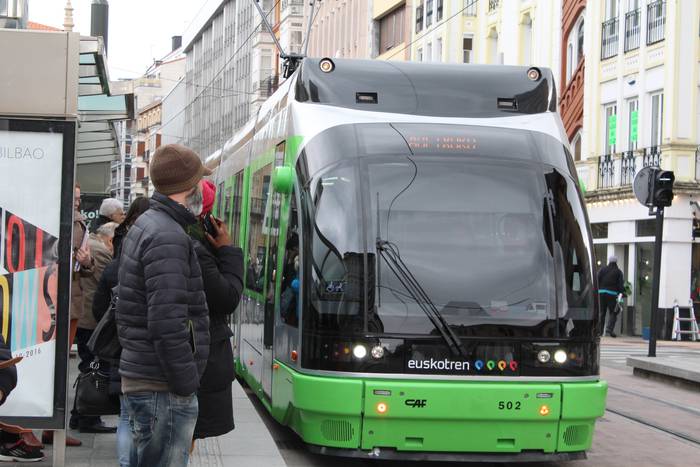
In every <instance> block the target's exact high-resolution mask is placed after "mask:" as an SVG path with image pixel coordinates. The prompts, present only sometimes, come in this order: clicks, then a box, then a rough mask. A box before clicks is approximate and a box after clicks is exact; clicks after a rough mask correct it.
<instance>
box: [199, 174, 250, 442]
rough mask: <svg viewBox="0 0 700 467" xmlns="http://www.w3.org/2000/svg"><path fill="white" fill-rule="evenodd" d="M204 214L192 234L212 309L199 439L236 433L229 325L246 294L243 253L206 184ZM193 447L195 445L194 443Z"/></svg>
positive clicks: (212, 187)
mask: <svg viewBox="0 0 700 467" xmlns="http://www.w3.org/2000/svg"><path fill="white" fill-rule="evenodd" d="M201 186H202V195H203V209H202V214H201V216H200V222H198V223H197V224H194V225H193V226H192V227H191V228H190V229H189V233H190V236H191V237H192V239H193V240H194V248H195V251H196V252H197V258H198V259H199V266H200V267H201V268H202V276H203V278H204V293H205V295H206V297H207V305H208V308H209V334H210V335H211V343H210V346H209V359H208V360H207V367H206V370H204V375H203V376H202V380H201V382H200V387H199V391H198V392H197V399H198V401H199V417H198V418H197V425H196V426H195V429H194V439H195V440H197V439H203V438H211V437H214V436H221V435H224V434H226V433H228V432H229V431H231V430H233V428H234V423H233V397H232V389H231V383H232V382H233V379H234V365H233V350H232V348H231V336H233V333H232V332H231V328H230V327H229V324H228V320H229V317H230V316H231V315H232V314H233V312H234V311H235V310H236V307H237V306H238V302H239V300H240V298H241V291H242V290H243V251H242V250H241V249H240V248H238V247H235V246H233V245H231V236H230V234H229V232H228V229H227V227H226V225H225V224H224V223H223V222H221V221H220V220H219V219H217V218H215V217H213V216H212V215H211V210H212V207H213V206H214V200H215V199H216V186H215V185H214V184H213V183H211V182H210V181H208V180H204V181H202V183H201ZM192 447H193V448H194V442H193V444H192Z"/></svg>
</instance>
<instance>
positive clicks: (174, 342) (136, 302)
mask: <svg viewBox="0 0 700 467" xmlns="http://www.w3.org/2000/svg"><path fill="white" fill-rule="evenodd" d="M194 222H196V219H195V217H194V216H193V215H192V213H191V212H189V211H188V210H187V209H185V207H183V206H182V205H180V204H178V203H176V202H175V201H173V200H171V199H170V198H168V197H167V196H164V195H162V194H160V193H155V194H154V195H153V198H151V207H150V209H149V210H148V211H146V212H145V213H144V214H143V215H141V216H140V217H139V218H138V220H137V221H136V223H135V224H134V225H133V226H132V227H131V229H129V233H128V234H127V236H126V239H125V240H124V245H123V247H122V252H121V258H120V265H119V293H118V295H119V301H118V302H117V330H118V333H119V341H120V342H121V345H122V356H121V360H120V365H119V367H120V370H119V373H120V374H121V376H122V378H130V379H135V380H150V381H160V382H167V383H168V387H169V389H170V391H171V392H173V393H175V394H178V395H182V396H187V395H190V394H192V393H194V392H195V391H196V390H197V389H198V387H199V380H200V378H201V376H202V373H203V372H204V367H205V365H206V362H207V358H208V356H209V318H208V311H207V305H206V298H205V296H204V285H203V283H202V272H201V269H200V267H199V262H198V260H197V255H196V254H195V249H194V244H193V241H192V240H191V239H190V237H189V236H188V235H187V234H186V233H185V230H184V229H185V228H186V227H187V226H188V225H190V224H193V223H194Z"/></svg>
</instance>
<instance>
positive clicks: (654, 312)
mask: <svg viewBox="0 0 700 467" xmlns="http://www.w3.org/2000/svg"><path fill="white" fill-rule="evenodd" d="M663 233H664V208H663V207H658V208H656V239H655V242H654V273H653V274H654V283H653V287H652V292H651V315H650V317H649V354H648V355H649V357H656V336H657V334H658V327H659V316H658V314H659V286H660V282H661V242H662V239H663Z"/></svg>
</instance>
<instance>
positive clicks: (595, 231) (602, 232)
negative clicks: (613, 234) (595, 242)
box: [591, 222, 608, 238]
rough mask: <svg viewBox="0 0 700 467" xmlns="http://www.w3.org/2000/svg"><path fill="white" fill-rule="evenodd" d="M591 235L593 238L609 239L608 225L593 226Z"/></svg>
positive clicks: (599, 223)
mask: <svg viewBox="0 0 700 467" xmlns="http://www.w3.org/2000/svg"><path fill="white" fill-rule="evenodd" d="M591 235H592V236H593V238H608V223H607V222H597V223H594V224H591Z"/></svg>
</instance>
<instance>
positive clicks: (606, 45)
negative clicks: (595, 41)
mask: <svg viewBox="0 0 700 467" xmlns="http://www.w3.org/2000/svg"><path fill="white" fill-rule="evenodd" d="M602 29H603V31H602V42H601V50H600V59H601V60H606V59H608V58H611V57H614V56H615V55H617V44H618V40H619V26H618V21H617V17H615V18H612V19H609V20H607V21H605V22H604V23H603V26H602Z"/></svg>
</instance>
